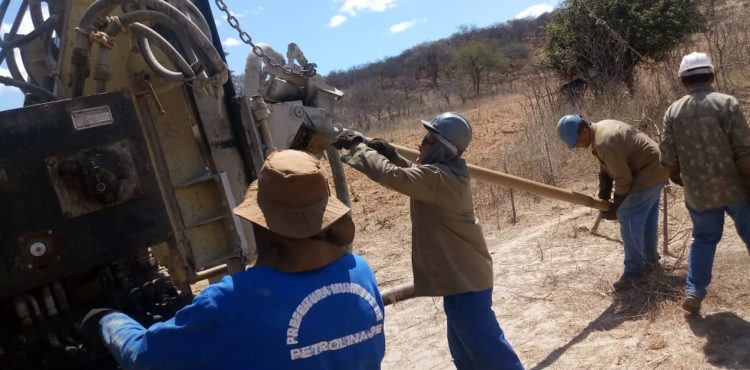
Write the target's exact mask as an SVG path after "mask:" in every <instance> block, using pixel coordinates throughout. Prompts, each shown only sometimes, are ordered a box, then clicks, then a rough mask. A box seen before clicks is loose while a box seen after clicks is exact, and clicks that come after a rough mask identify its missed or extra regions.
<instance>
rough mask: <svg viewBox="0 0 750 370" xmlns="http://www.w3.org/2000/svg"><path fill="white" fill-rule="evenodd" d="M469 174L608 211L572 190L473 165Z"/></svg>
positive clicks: (412, 154) (410, 153) (407, 154)
mask: <svg viewBox="0 0 750 370" xmlns="http://www.w3.org/2000/svg"><path fill="white" fill-rule="evenodd" d="M391 145H393V146H394V147H395V148H396V150H398V153H399V154H400V155H401V156H403V157H404V158H407V159H409V160H415V159H416V158H417V156H418V155H419V152H418V151H416V150H414V149H409V148H406V147H403V146H400V145H396V144H391ZM468 167H469V173H470V174H471V177H472V178H473V179H476V180H478V181H482V182H487V183H490V184H496V185H501V186H508V187H511V188H515V189H518V190H522V191H526V192H529V193H532V194H536V195H539V196H542V197H545V198H552V199H557V200H562V201H564V202H568V203H573V204H578V205H582V206H586V207H590V208H594V209H598V210H600V211H608V210H609V202H605V201H603V200H599V199H595V198H593V197H590V196H588V195H586V194H581V193H578V192H575V191H572V190H567V189H562V188H558V187H554V186H550V185H547V184H543V183H541V182H536V181H531V180H527V179H524V178H521V177H518V176H513V175H509V174H507V173H503V172H499V171H494V170H490V169H487V168H483V167H479V166H475V165H473V164H470V165H468Z"/></svg>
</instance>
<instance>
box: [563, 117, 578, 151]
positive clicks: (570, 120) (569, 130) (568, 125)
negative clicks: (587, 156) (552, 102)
mask: <svg viewBox="0 0 750 370" xmlns="http://www.w3.org/2000/svg"><path fill="white" fill-rule="evenodd" d="M581 122H583V117H581V116H580V115H578V114H569V115H567V116H565V117H563V118H560V120H559V121H557V134H558V135H559V136H560V140H562V141H563V142H564V143H565V144H566V145H567V146H568V148H569V149H573V148H575V147H576V145H577V144H578V128H579V127H580V126H581Z"/></svg>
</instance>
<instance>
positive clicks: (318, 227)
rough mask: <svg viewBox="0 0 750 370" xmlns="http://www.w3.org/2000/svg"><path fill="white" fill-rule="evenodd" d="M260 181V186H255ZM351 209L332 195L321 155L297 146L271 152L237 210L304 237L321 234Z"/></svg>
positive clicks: (280, 231)
mask: <svg viewBox="0 0 750 370" xmlns="http://www.w3.org/2000/svg"><path fill="white" fill-rule="evenodd" d="M255 185H257V186H255ZM348 212H349V207H347V206H345V205H344V204H343V203H341V202H340V201H339V200H338V199H336V198H334V197H331V195H330V190H329V188H328V181H327V180H326V176H325V170H324V169H323V166H322V164H321V163H320V161H319V160H318V159H316V158H315V157H313V156H312V155H310V154H308V153H305V152H301V151H298V150H282V151H278V152H274V153H271V155H269V156H268V158H267V159H266V161H265V163H264V164H263V168H262V169H261V170H260V175H259V176H258V180H257V184H251V186H250V187H249V188H248V190H247V193H246V194H245V200H244V201H243V202H242V204H240V205H239V206H237V207H236V208H235V209H234V213H235V214H236V215H237V216H240V217H242V218H244V219H246V220H248V221H250V222H252V223H254V224H256V225H258V226H261V227H263V228H265V229H268V230H270V231H272V232H274V233H276V234H279V235H282V236H285V237H288V238H295V239H304V238H309V237H311V236H314V235H317V234H319V233H320V232H321V231H323V230H324V229H326V228H328V227H329V226H331V224H333V223H334V222H336V221H337V220H338V219H340V218H341V217H343V216H344V215H346V214H347V213H348Z"/></svg>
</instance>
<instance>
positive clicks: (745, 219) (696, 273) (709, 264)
mask: <svg viewBox="0 0 750 370" xmlns="http://www.w3.org/2000/svg"><path fill="white" fill-rule="evenodd" d="M688 211H689V212H690V220H692V221H693V244H691V245H690V258H689V260H688V274H687V281H686V283H685V293H687V294H692V295H695V296H698V297H700V298H703V297H705V296H706V289H707V288H708V284H710V283H711V270H712V269H713V266H714V255H716V245H717V244H719V240H721V235H722V233H723V232H724V214H725V213H728V214H729V216H730V217H732V219H733V220H734V226H735V228H736V229H737V234H739V236H740V238H741V239H742V241H743V242H745V246H746V247H747V249H748V253H750V202H748V201H742V202H738V203H733V204H730V205H728V206H726V207H721V208H713V209H707V210H705V211H702V212H697V211H695V210H692V209H690V207H688Z"/></svg>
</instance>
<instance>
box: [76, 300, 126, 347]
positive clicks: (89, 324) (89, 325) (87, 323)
mask: <svg viewBox="0 0 750 370" xmlns="http://www.w3.org/2000/svg"><path fill="white" fill-rule="evenodd" d="M115 312H117V311H116V310H113V309H111V308H94V309H92V310H90V311H89V312H88V313H86V315H85V316H84V317H83V319H82V320H81V323H80V324H79V328H80V329H81V331H82V332H83V334H84V335H85V336H87V337H88V338H89V339H91V340H99V339H100V338H101V329H100V327H99V321H101V319H102V318H103V317H104V316H107V315H109V314H111V313H115Z"/></svg>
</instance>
